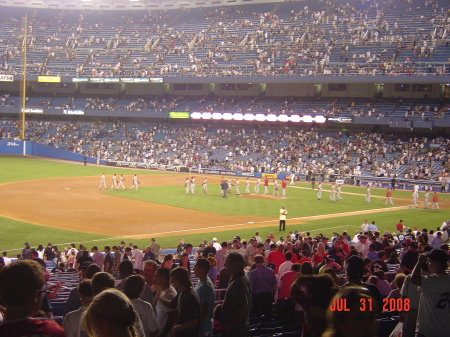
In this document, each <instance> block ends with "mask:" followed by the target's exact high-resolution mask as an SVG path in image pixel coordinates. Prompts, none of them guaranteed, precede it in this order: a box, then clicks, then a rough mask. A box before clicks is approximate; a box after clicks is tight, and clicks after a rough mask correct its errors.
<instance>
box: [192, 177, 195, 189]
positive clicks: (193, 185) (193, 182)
mask: <svg viewBox="0 0 450 337" xmlns="http://www.w3.org/2000/svg"><path fill="white" fill-rule="evenodd" d="M191 193H195V177H194V176H193V177H192V178H191Z"/></svg>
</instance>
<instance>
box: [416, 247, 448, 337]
mask: <svg viewBox="0 0 450 337" xmlns="http://www.w3.org/2000/svg"><path fill="white" fill-rule="evenodd" d="M424 263H427V266H428V269H429V271H430V275H429V276H422V274H421V270H422V265H423V264H424ZM447 266H448V255H447V254H446V253H445V252H444V251H443V250H439V249H433V250H432V251H431V252H429V253H426V254H422V255H420V256H419V260H418V261H417V264H416V266H415V267H414V269H413V272H412V274H411V282H412V283H413V284H415V285H417V286H419V288H418V290H419V292H421V296H420V303H419V310H418V313H417V325H416V337H432V336H448V318H449V317H450V302H449V293H450V275H447V273H446V272H445V270H446V269H447Z"/></svg>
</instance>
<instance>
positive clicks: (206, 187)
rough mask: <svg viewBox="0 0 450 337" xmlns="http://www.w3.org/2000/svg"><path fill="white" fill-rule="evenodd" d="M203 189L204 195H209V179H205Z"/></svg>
mask: <svg viewBox="0 0 450 337" xmlns="http://www.w3.org/2000/svg"><path fill="white" fill-rule="evenodd" d="M202 187H203V193H204V194H208V178H206V177H205V179H203V183H202Z"/></svg>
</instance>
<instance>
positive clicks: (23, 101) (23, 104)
mask: <svg viewBox="0 0 450 337" xmlns="http://www.w3.org/2000/svg"><path fill="white" fill-rule="evenodd" d="M22 29H23V44H22V55H23V58H22V62H23V63H22V83H21V86H20V99H21V114H20V120H21V132H20V138H21V139H22V140H25V107H26V104H27V31H28V23H27V16H24V17H23V18H22Z"/></svg>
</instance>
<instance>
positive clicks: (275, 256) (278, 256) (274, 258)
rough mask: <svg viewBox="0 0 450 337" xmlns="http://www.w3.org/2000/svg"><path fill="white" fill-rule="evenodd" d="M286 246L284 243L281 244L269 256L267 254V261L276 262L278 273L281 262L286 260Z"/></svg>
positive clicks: (276, 272)
mask: <svg viewBox="0 0 450 337" xmlns="http://www.w3.org/2000/svg"><path fill="white" fill-rule="evenodd" d="M284 248H285V247H284V245H282V244H280V245H278V248H277V250H276V251H274V252H271V253H269V256H267V261H268V262H272V263H273V264H275V274H278V270H279V269H280V266H281V264H282V263H283V262H286V257H285V256H284V253H283V251H284Z"/></svg>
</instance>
